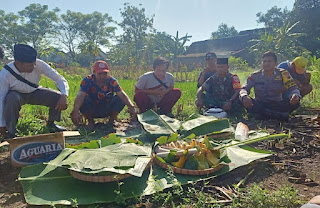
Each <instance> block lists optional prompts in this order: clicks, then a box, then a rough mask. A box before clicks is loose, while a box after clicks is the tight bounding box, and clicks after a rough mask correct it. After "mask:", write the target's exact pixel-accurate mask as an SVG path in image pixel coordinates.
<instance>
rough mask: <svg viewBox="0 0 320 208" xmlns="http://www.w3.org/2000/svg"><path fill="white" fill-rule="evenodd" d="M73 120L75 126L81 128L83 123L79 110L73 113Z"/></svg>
mask: <svg viewBox="0 0 320 208" xmlns="http://www.w3.org/2000/svg"><path fill="white" fill-rule="evenodd" d="M70 115H71V120H72V122H73V123H74V125H76V126H79V125H80V124H81V123H82V119H81V115H80V111H79V110H73V111H72V112H71V114H70Z"/></svg>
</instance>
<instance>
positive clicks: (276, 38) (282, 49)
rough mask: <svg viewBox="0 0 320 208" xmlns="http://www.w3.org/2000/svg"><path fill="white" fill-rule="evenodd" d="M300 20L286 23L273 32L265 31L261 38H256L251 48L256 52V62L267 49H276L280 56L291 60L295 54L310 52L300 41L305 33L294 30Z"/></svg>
mask: <svg viewBox="0 0 320 208" xmlns="http://www.w3.org/2000/svg"><path fill="white" fill-rule="evenodd" d="M298 24H299V22H296V23H294V24H292V25H291V24H289V23H288V24H286V25H284V26H282V27H280V28H277V29H274V30H273V31H272V32H267V31H266V32H265V33H264V34H262V35H261V36H260V38H259V39H254V40H252V41H251V42H252V43H253V44H252V45H251V46H250V48H249V50H250V51H251V52H252V53H254V55H255V59H256V63H257V64H258V63H259V62H260V58H261V56H262V54H263V53H264V52H266V51H274V52H276V53H277V55H278V58H279V59H282V60H288V59H289V60H291V59H292V58H293V57H295V56H299V55H301V54H302V53H308V50H306V49H305V48H304V47H303V46H302V44H301V43H300V42H299V41H298V38H299V37H302V36H303V35H304V34H303V33H297V32H294V29H295V27H297V25H298Z"/></svg>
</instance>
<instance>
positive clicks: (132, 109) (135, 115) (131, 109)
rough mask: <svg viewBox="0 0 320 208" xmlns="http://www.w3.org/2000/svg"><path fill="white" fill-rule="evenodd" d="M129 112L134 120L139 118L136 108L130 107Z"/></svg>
mask: <svg viewBox="0 0 320 208" xmlns="http://www.w3.org/2000/svg"><path fill="white" fill-rule="evenodd" d="M128 110H129V113H130V116H131V118H132V119H136V118H137V112H136V109H135V107H134V106H128Z"/></svg>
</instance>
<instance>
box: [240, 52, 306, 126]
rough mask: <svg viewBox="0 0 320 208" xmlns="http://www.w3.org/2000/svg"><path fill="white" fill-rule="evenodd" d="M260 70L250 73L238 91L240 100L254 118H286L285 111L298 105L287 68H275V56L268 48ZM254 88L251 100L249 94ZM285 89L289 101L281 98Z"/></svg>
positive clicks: (298, 98) (298, 99)
mask: <svg viewBox="0 0 320 208" xmlns="http://www.w3.org/2000/svg"><path fill="white" fill-rule="evenodd" d="M261 64H262V69H261V70H259V71H256V72H254V73H253V74H251V75H250V76H249V77H248V79H247V82H246V83H245V84H244V86H243V87H242V89H241V91H240V100H241V101H242V104H243V106H244V107H245V108H246V109H247V110H248V112H249V113H253V114H254V115H255V116H256V118H257V119H277V120H282V121H288V119H289V113H290V112H292V111H294V110H295V109H297V108H298V107H299V104H300V99H301V95H300V92H299V89H298V87H297V85H296V84H295V82H294V80H293V79H292V77H291V75H290V74H289V72H288V71H287V70H284V69H278V68H276V66H277V56H276V54H275V53H274V52H271V51H268V52H266V53H264V54H263V56H262V63H261ZM251 88H254V92H255V99H252V98H250V97H249V94H250V90H251ZM285 92H287V93H288V95H289V100H284V99H283V93H285Z"/></svg>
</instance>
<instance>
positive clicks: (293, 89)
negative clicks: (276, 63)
mask: <svg viewBox="0 0 320 208" xmlns="http://www.w3.org/2000/svg"><path fill="white" fill-rule="evenodd" d="M251 88H254V93H255V100H257V101H263V102H269V101H282V100H283V98H282V95H283V93H284V92H285V91H288V94H289V97H291V96H292V95H293V94H297V95H298V96H299V97H300V98H301V95H300V91H299V89H298V87H297V85H296V84H295V83H294V81H293V79H292V77H291V75H290V74H289V72H288V71H286V70H285V69H278V68H276V69H274V73H273V74H272V76H265V75H264V73H263V70H262V69H261V70H259V71H256V72H254V73H252V74H251V75H250V76H249V77H248V79H247V82H246V83H245V84H244V85H243V87H242V89H241V91H240V97H243V96H246V95H248V94H250V90H251Z"/></svg>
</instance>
